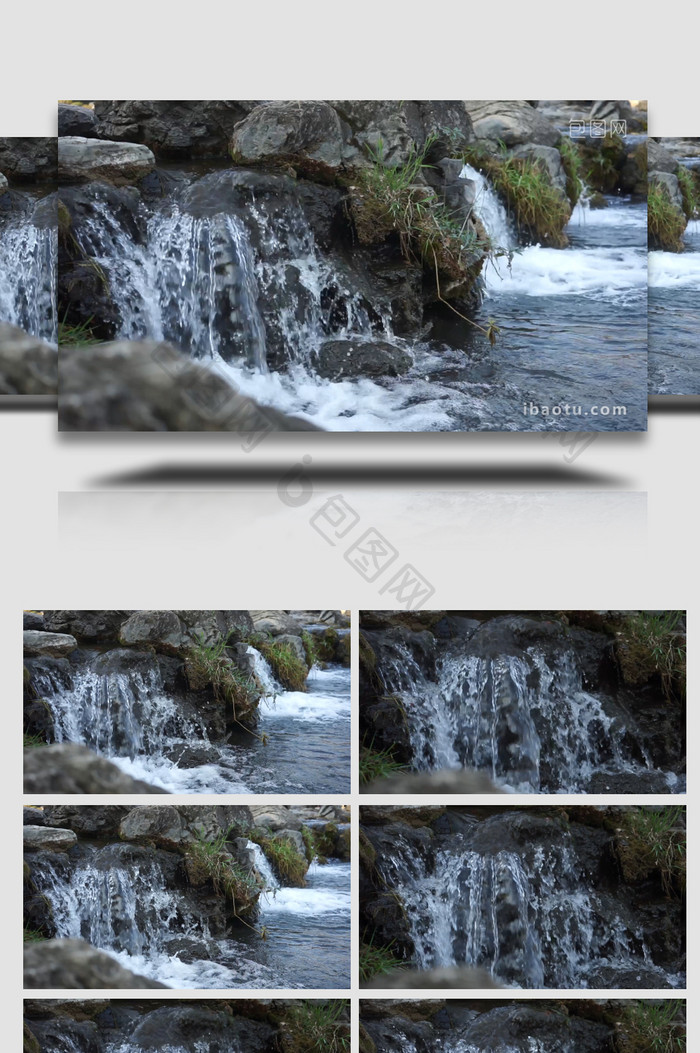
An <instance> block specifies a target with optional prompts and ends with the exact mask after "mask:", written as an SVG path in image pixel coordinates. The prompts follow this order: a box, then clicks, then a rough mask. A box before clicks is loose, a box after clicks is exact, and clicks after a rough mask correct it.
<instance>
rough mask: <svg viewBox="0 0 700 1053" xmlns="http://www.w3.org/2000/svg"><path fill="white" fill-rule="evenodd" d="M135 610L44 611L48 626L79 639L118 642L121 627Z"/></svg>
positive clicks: (50, 628)
mask: <svg viewBox="0 0 700 1053" xmlns="http://www.w3.org/2000/svg"><path fill="white" fill-rule="evenodd" d="M132 614H134V611H44V622H45V625H46V628H47V629H48V630H49V631H50V632H54V633H70V634H71V636H75V638H76V639H77V640H87V641H90V642H92V641H99V642H101V643H106V642H108V641H113V642H115V643H116V641H117V638H118V636H119V629H120V627H121V625H122V624H123V622H125V621H126V620H127V618H129V617H130V615H132Z"/></svg>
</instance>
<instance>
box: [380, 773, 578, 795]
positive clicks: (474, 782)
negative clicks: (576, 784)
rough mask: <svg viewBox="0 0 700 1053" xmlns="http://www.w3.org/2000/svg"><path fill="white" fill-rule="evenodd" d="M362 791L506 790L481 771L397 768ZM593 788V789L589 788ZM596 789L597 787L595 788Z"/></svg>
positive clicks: (478, 791)
mask: <svg viewBox="0 0 700 1053" xmlns="http://www.w3.org/2000/svg"><path fill="white" fill-rule="evenodd" d="M362 792H363V793H505V791H504V790H501V789H500V788H499V787H498V786H496V785H495V784H494V783H492V782H491V780H490V779H489V777H488V775H486V774H485V773H484V772H480V771H463V770H445V771H432V772H422V771H421V772H400V773H399V774H397V775H392V776H390V777H389V778H388V779H375V780H374V782H371V783H369V784H368V785H367V786H363V787H362ZM591 792H593V791H591ZM596 792H597V791H596Z"/></svg>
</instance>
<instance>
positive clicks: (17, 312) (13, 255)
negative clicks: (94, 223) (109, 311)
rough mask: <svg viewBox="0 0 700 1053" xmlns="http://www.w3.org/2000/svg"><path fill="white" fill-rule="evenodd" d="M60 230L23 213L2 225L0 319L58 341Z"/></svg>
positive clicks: (0, 242)
mask: <svg viewBox="0 0 700 1053" xmlns="http://www.w3.org/2000/svg"><path fill="white" fill-rule="evenodd" d="M57 260H58V234H57V231H56V230H55V229H52V228H51V227H47V226H42V227H37V226H35V225H34V224H33V223H31V222H30V221H28V220H27V218H26V217H24V216H23V217H22V218H21V219H20V220H19V221H17V222H13V223H12V224H11V225H9V226H6V227H4V228H0V321H1V322H10V323H11V324H12V325H16V326H18V327H19V328H20V329H23V330H24V331H25V332H26V333H30V334H31V335H32V336H37V337H40V338H41V339H43V340H48V341H49V342H50V343H52V344H56V343H57V341H58V329H57V319H56V275H57Z"/></svg>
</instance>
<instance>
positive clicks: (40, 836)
mask: <svg viewBox="0 0 700 1053" xmlns="http://www.w3.org/2000/svg"><path fill="white" fill-rule="evenodd" d="M77 843H78V838H77V837H76V835H75V834H74V833H73V831H72V830H58V829H56V828H55V827H52V826H25V827H24V828H23V844H24V850H25V852H66V851H67V850H68V849H69V848H72V847H73V845H75V844H77Z"/></svg>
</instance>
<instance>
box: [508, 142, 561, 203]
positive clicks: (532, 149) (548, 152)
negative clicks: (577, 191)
mask: <svg viewBox="0 0 700 1053" xmlns="http://www.w3.org/2000/svg"><path fill="white" fill-rule="evenodd" d="M511 156H512V157H520V158H523V159H524V160H526V161H533V162H534V163H535V164H537V165H538V167H539V168H541V169H542V170H543V171H544V172H546V174H547V176H548V178H549V182H550V183H551V184H552V186H554V187H556V188H557V190H559V191H561V194H562V196H563V197H566V172H565V171H564V165H563V164H562V159H561V154H560V153H559V151H558V150H557V149H556V147H554V146H539V145H537V144H536V143H525V144H523V145H522V146H516V147H515V148H514V149H513V150H512V151H511Z"/></svg>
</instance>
